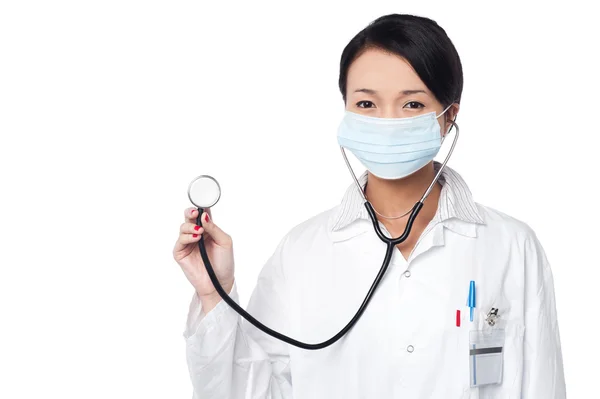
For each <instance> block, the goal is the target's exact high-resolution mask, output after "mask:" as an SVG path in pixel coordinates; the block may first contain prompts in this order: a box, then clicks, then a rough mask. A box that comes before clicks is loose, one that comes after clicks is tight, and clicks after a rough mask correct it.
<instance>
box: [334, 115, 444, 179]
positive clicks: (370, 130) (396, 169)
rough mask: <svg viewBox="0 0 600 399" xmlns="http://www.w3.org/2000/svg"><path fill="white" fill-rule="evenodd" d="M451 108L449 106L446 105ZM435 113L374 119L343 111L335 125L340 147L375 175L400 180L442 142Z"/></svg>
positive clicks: (425, 161)
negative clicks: (339, 121)
mask: <svg viewBox="0 0 600 399" xmlns="http://www.w3.org/2000/svg"><path fill="white" fill-rule="evenodd" d="M448 108H450V106H448ZM448 108H446V109H445V110H444V111H443V112H442V113H441V114H439V115H438V116H436V115H435V112H430V113H427V114H423V115H418V116H413V117H409V118H376V117H372V116H366V115H361V114H357V113H355V112H350V111H346V112H345V115H344V118H343V119H342V123H341V124H340V126H339V128H338V134H337V139H338V143H339V145H340V146H342V147H343V148H346V149H348V150H349V151H350V152H352V153H353V154H354V156H355V157H356V158H358V160H359V161H360V162H361V163H362V164H363V165H364V166H365V167H366V168H367V169H368V170H369V172H371V173H373V174H374V175H375V176H377V177H380V178H382V179H401V178H403V177H406V176H408V175H411V174H413V173H415V172H416V171H418V170H419V169H421V168H422V167H424V166H425V165H427V164H428V163H429V162H431V161H432V160H433V158H434V157H435V156H436V155H437V153H438V151H439V150H440V147H441V145H442V141H443V139H442V135H441V132H440V125H439V123H438V118H439V117H440V116H442V115H443V114H444V113H445V112H446V111H447V110H448Z"/></svg>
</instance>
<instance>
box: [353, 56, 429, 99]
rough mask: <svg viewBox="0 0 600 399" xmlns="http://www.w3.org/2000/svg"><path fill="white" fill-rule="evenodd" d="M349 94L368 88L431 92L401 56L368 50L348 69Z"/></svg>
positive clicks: (381, 90)
mask: <svg viewBox="0 0 600 399" xmlns="http://www.w3.org/2000/svg"><path fill="white" fill-rule="evenodd" d="M346 85H347V92H348V94H349V95H350V94H352V92H353V91H354V90H356V89H360V88H367V89H373V90H377V91H379V92H386V91H387V92H394V93H397V92H398V91H402V90H416V89H421V90H425V91H426V92H429V91H428V90H427V87H426V86H425V84H424V83H423V81H422V80H421V78H419V75H417V73H416V72H415V71H414V69H413V68H412V66H411V65H410V64H409V63H408V62H407V61H406V60H405V59H404V58H402V57H400V56H399V55H396V54H393V53H389V52H386V51H384V50H380V49H368V50H366V51H365V52H364V53H362V54H361V55H360V56H359V57H358V58H356V59H355V60H354V62H352V64H351V65H350V68H349V69H348V77H347V83H346Z"/></svg>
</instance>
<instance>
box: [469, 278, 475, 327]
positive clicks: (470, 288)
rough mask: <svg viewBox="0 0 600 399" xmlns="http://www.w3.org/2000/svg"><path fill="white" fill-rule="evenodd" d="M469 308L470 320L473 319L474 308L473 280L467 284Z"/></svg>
mask: <svg viewBox="0 0 600 399" xmlns="http://www.w3.org/2000/svg"><path fill="white" fill-rule="evenodd" d="M469 308H471V321H473V309H474V308H475V281H473V280H471V284H469Z"/></svg>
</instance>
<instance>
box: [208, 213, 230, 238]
mask: <svg viewBox="0 0 600 399" xmlns="http://www.w3.org/2000/svg"><path fill="white" fill-rule="evenodd" d="M209 212H210V211H209ZM209 212H204V213H202V227H204V230H205V231H206V232H207V233H208V234H209V235H210V236H211V237H212V239H213V240H214V242H215V243H216V244H217V245H219V246H222V247H231V244H232V242H231V237H230V236H229V234H227V233H225V232H224V231H223V230H221V228H220V227H219V226H217V225H216V224H214V223H213V221H212V217H211V216H210V215H209Z"/></svg>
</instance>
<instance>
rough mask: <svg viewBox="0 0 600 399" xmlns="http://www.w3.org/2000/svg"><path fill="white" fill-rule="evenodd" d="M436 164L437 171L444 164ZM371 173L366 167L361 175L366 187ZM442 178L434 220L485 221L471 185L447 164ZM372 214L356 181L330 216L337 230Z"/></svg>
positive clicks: (475, 222) (434, 164)
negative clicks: (365, 204) (470, 187)
mask: <svg viewBox="0 0 600 399" xmlns="http://www.w3.org/2000/svg"><path fill="white" fill-rule="evenodd" d="M433 166H434V169H435V171H436V172H437V171H438V170H439V169H440V167H441V166H442V164H441V163H439V162H437V161H434V163H433ZM367 176H368V174H367V171H365V172H364V173H363V174H362V175H361V176H360V178H359V179H358V182H359V183H360V186H361V187H362V188H363V189H364V187H365V184H366V183H367ZM439 182H440V183H441V184H442V191H441V193H440V199H439V202H438V209H437V212H436V214H435V216H434V220H433V221H434V222H444V221H446V220H449V219H452V218H456V219H459V220H462V221H464V222H467V223H471V224H485V222H484V220H483V218H482V217H481V214H480V212H479V210H478V208H477V205H476V204H475V202H474V200H473V196H472V195H471V191H470V190H469V187H468V186H467V184H466V183H465V181H464V180H463V178H462V177H461V176H460V175H459V174H458V173H457V172H456V171H455V170H453V169H451V168H450V167H448V165H446V167H445V168H444V170H443V171H442V174H441V176H440V178H439ZM368 218H369V214H368V213H367V210H366V209H365V206H364V204H363V199H362V196H361V195H360V194H359V192H358V191H357V189H356V183H352V184H351V185H350V186H349V187H348V188H347V189H346V194H345V195H344V197H343V198H342V202H341V204H340V205H339V206H338V208H337V209H336V210H335V211H334V212H333V213H332V215H331V219H330V220H329V226H330V230H331V231H334V232H335V231H338V230H341V229H343V228H344V227H346V226H347V225H349V224H350V223H352V222H353V221H354V220H356V219H368Z"/></svg>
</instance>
